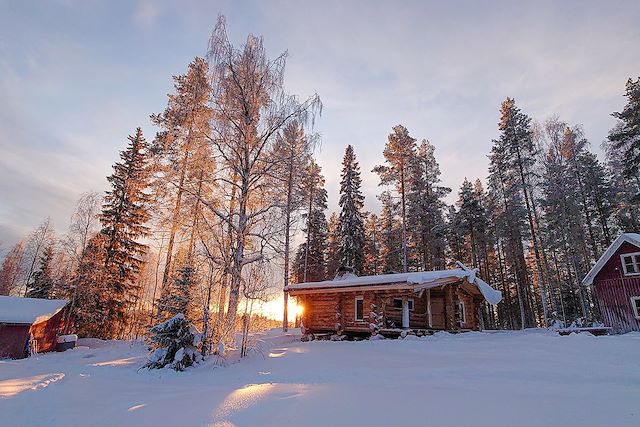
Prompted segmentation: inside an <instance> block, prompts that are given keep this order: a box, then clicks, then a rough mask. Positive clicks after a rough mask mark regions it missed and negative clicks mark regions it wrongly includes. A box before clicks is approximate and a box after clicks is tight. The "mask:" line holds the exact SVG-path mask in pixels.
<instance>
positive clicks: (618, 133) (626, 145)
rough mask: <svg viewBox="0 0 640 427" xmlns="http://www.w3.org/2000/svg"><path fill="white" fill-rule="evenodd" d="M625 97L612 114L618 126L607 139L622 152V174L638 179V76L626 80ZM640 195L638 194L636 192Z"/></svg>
mask: <svg viewBox="0 0 640 427" xmlns="http://www.w3.org/2000/svg"><path fill="white" fill-rule="evenodd" d="M625 97H626V98H627V105H625V107H624V108H623V110H622V111H621V112H616V113H613V114H612V116H613V117H615V118H616V119H618V120H620V126H617V127H616V128H614V129H613V130H612V131H611V133H610V134H609V141H611V142H613V143H614V144H615V147H616V148H617V149H622V150H623V153H624V158H623V161H622V163H623V166H624V174H625V176H626V177H627V178H628V179H633V180H635V181H638V179H639V176H640V77H639V78H638V79H636V81H633V79H629V80H627V84H626V89H625ZM635 196H636V197H640V194H636V195H635Z"/></svg>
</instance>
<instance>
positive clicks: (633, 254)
mask: <svg viewBox="0 0 640 427" xmlns="http://www.w3.org/2000/svg"><path fill="white" fill-rule="evenodd" d="M629 256H630V257H636V256H638V257H640V252H631V253H628V254H620V263H622V271H623V272H624V275H625V276H640V263H637V264H636V263H635V258H631V259H632V260H634V264H635V266H636V271H637V273H628V272H627V264H626V263H625V262H624V258H625V257H629Z"/></svg>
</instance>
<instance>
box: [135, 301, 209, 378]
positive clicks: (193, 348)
mask: <svg viewBox="0 0 640 427" xmlns="http://www.w3.org/2000/svg"><path fill="white" fill-rule="evenodd" d="M149 332H150V333H151V336H150V338H149V341H151V346H152V348H153V349H154V351H153V352H152V353H151V355H150V356H149V360H148V361H147V363H146V364H145V365H144V367H145V368H149V369H160V368H164V367H165V366H168V367H170V368H171V369H174V370H176V371H184V370H185V369H186V368H188V367H189V366H191V365H193V364H194V363H198V362H199V361H201V360H202V355H201V354H200V352H198V350H197V347H198V345H199V344H200V333H199V332H198V330H197V329H196V327H195V326H193V325H192V324H191V323H189V321H188V320H187V319H185V317H184V315H183V314H182V313H179V314H176V315H175V316H174V317H172V318H171V319H169V320H166V321H164V322H162V323H160V324H158V325H156V326H154V327H152V328H151V329H150V330H149Z"/></svg>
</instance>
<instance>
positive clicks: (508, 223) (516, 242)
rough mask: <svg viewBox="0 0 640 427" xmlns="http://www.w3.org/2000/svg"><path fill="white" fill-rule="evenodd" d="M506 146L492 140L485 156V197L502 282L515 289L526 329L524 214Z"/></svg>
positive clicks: (530, 316)
mask: <svg viewBox="0 0 640 427" xmlns="http://www.w3.org/2000/svg"><path fill="white" fill-rule="evenodd" d="M508 148H509V147H508V145H507V144H506V143H505V141H504V140H502V139H500V140H494V144H493V147H492V148H491V154H490V155H489V197H490V199H491V202H492V203H491V205H492V207H493V211H492V212H491V217H492V220H493V222H494V224H495V233H496V238H497V242H496V243H497V245H498V247H499V250H500V252H501V253H502V256H503V261H504V276H505V277H504V283H505V286H508V287H510V286H514V287H515V289H516V296H517V303H518V311H519V313H520V327H521V328H526V327H530V326H533V313H532V309H531V297H530V288H529V285H530V283H529V276H528V273H527V268H526V261H525V256H524V249H523V248H524V246H523V234H524V232H525V227H526V225H525V223H524V221H523V220H524V219H525V218H527V214H526V209H525V207H524V202H523V199H522V193H521V191H520V189H521V181H520V179H519V174H518V173H517V172H516V171H514V170H513V168H512V164H513V163H512V162H511V158H510V153H509V150H508ZM507 282H508V283H507ZM508 292H510V290H509V291H508ZM511 308H512V307H509V309H511Z"/></svg>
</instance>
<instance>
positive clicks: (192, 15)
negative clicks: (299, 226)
mask: <svg viewBox="0 0 640 427" xmlns="http://www.w3.org/2000/svg"><path fill="white" fill-rule="evenodd" d="M220 13H222V14H224V15H225V16H226V17H227V30H228V32H229V35H230V38H231V39H232V41H233V42H234V43H235V44H236V45H240V44H241V43H242V42H243V41H244V40H245V39H246V36H247V34H249V33H252V34H255V35H262V36H263V37H264V42H265V46H266V48H267V51H268V53H269V55H270V56H271V57H275V56H277V55H279V54H280V53H282V52H284V51H288V54H289V56H288V62H287V68H286V76H285V85H286V88H287V90H288V91H289V92H290V93H293V94H297V95H299V96H300V97H302V98H305V97H308V96H310V95H312V94H313V93H318V94H319V95H320V98H321V99H322V103H323V105H324V109H323V113H322V116H321V117H320V118H319V119H318V120H317V121H316V126H315V130H316V131H317V132H318V133H319V134H320V135H321V144H322V145H321V147H320V149H319V151H318V152H317V153H316V157H317V159H318V162H319V164H320V165H321V166H322V168H323V173H324V175H325V177H326V180H327V190H328V192H329V206H330V210H336V209H337V199H338V184H339V180H340V176H339V172H340V161H341V158H342V155H343V152H344V149H345V147H346V146H347V144H351V145H353V146H354V149H355V152H356V155H357V157H358V160H359V161H360V166H361V170H362V174H363V181H364V192H365V196H366V202H365V208H366V209H368V210H371V211H378V210H379V203H378V200H377V199H376V195H377V194H379V193H380V192H381V188H380V187H378V183H379V180H378V177H377V176H376V175H375V174H373V173H372V172H371V169H372V168H373V167H374V166H375V165H377V164H380V163H382V161H383V158H382V150H383V147H384V144H385V142H386V139H387V135H388V134H389V133H390V131H391V128H392V127H393V126H394V125H396V124H403V125H405V126H406V127H407V128H408V129H409V131H410V133H411V135H412V136H413V137H414V138H416V139H418V141H420V140H421V139H423V138H426V139H428V140H429V141H430V142H431V143H432V144H433V145H434V146H435V147H436V158H437V160H438V161H439V163H440V168H441V171H442V181H443V183H444V184H445V185H446V186H449V187H451V188H453V189H454V191H453V193H452V195H451V196H450V198H449V200H448V201H449V202H453V201H454V200H455V194H456V192H457V189H458V188H459V186H460V184H461V183H462V181H463V179H464V178H465V177H468V178H469V179H476V178H481V179H485V178H486V175H487V164H488V160H487V154H488V153H489V150H490V147H491V140H492V139H493V138H496V137H497V134H498V130H497V122H498V116H499V114H498V109H499V106H500V103H501V102H502V100H504V98H506V97H514V98H515V99H516V102H517V104H518V106H519V107H520V108H522V110H523V111H524V112H525V113H527V114H529V115H530V116H532V117H533V118H535V119H537V120H545V119H546V118H549V117H550V116H552V115H558V116H559V117H560V118H561V119H562V120H565V121H567V122H568V123H570V124H581V125H582V126H583V127H584V130H585V134H586V136H587V138H588V139H589V140H590V141H591V143H592V145H593V148H594V149H595V150H596V151H597V152H599V145H600V143H601V142H602V141H603V140H604V139H605V138H606V135H607V132H608V130H609V129H610V128H611V127H612V126H613V125H614V123H615V119H613V118H612V117H611V113H612V112H614V111H619V110H620V109H621V108H622V107H623V105H624V97H623V93H624V84H625V81H626V80H627V79H628V78H629V77H634V78H635V77H637V76H639V75H640V51H639V50H638V46H639V45H640V25H638V22H640V2H638V1H607V2H605V1H555V2H548V1H530V2H526V1H520V2H512V1H492V2H488V1H449V2H442V1H439V2H435V1H434V2H430V1H402V2H390V1H349V2H337V1H322V2H310V1H246V2H245V1H202V2H199V1H179V2H169V1H146V0H140V1H92V0H85V1H72V0H52V1H47V2H35V1H29V0H23V1H12V0H0V96H1V97H2V98H1V101H0V244H2V247H3V248H4V250H5V251H6V250H7V249H8V248H9V247H10V246H11V245H12V244H13V243H15V242H16V241H17V240H18V239H19V238H20V237H21V236H22V235H24V234H26V233H28V232H29V231H30V230H31V229H33V228H34V227H36V226H37V225H38V224H39V223H41V222H42V221H43V219H44V218H45V217H47V216H50V217H51V218H52V220H53V222H54V224H55V226H56V229H57V231H58V233H59V234H63V233H64V232H66V229H67V227H68V222H69V217H70V215H71V212H72V210H73V206H74V203H75V201H76V200H77V199H78V197H79V196H80V195H81V194H82V193H83V192H86V191H104V190H105V189H106V187H107V181H106V178H105V177H106V176H107V175H108V174H110V173H111V165H112V164H113V162H114V161H115V160H116V159H117V156H118V152H119V150H121V149H122V148H124V147H125V145H126V138H127V135H129V134H131V133H133V132H134V130H135V128H136V127H138V126H140V127H142V129H143V131H144V132H145V135H146V136H147V139H148V140H150V139H152V138H153V136H154V134H155V131H156V130H155V129H154V127H153V126H152V125H151V123H150V121H149V115H150V114H151V113H157V112H161V111H162V110H163V109H164V107H165V105H166V95H167V93H169V92H170V91H171V89H172V80H171V76H172V75H176V74H182V73H184V72H185V70H186V67H187V64H188V63H189V62H190V61H192V60H193V58H194V57H195V56H203V55H204V54H205V50H206V46H207V41H208V38H209V35H210V33H211V30H212V28H213V26H214V25H215V22H216V19H217V16H218V14H220ZM0 251H1V249H0Z"/></svg>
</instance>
